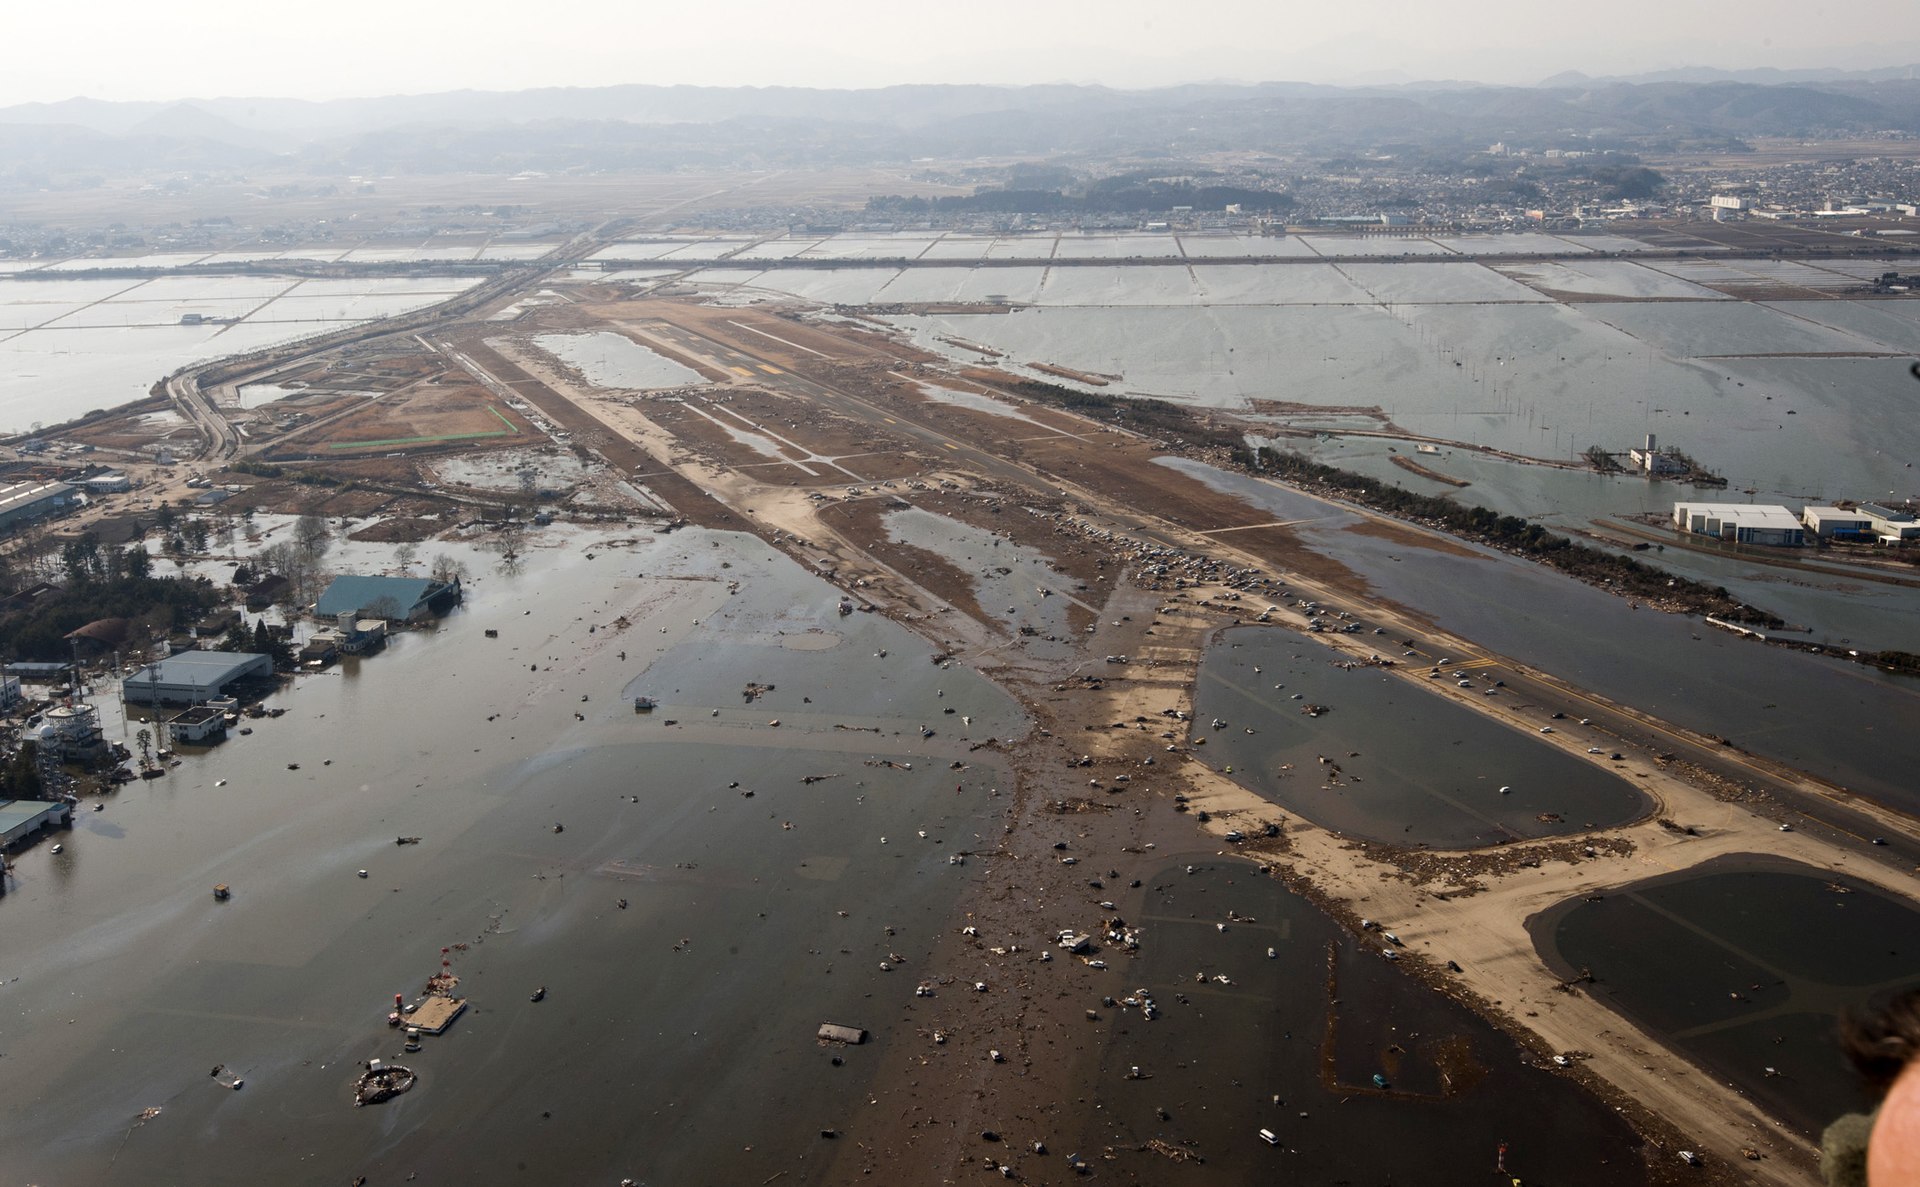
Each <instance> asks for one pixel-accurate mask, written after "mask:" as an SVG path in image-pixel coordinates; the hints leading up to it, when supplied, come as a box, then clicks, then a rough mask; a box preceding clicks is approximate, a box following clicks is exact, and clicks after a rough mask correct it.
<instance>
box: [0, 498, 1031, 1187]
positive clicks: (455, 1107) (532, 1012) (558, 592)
mask: <svg viewBox="0 0 1920 1187" xmlns="http://www.w3.org/2000/svg"><path fill="white" fill-rule="evenodd" d="M542 539H544V540H546V545H545V547H542V548H540V549H539V550H538V551H537V553H536V554H535V555H534V556H533V557H532V558H531V560H530V561H529V567H528V569H527V570H526V571H524V572H521V573H518V574H514V575H502V574H499V573H494V572H484V573H481V574H480V576H479V579H478V580H477V582H476V583H475V586H474V588H473V589H471V590H470V593H469V599H468V602H467V604H466V605H465V606H464V607H463V608H462V609H460V610H459V611H457V612H456V613H455V614H454V615H453V616H452V617H451V618H449V619H447V620H445V621H444V622H443V623H442V624H441V626H440V628H439V629H438V630H436V631H432V632H428V633H410V634H404V635H402V636H400V637H399V638H397V639H396V640H395V642H394V643H393V645H392V646H391V647H390V648H389V649H388V650H387V651H386V652H384V653H382V654H379V655H376V656H372V657H369V658H367V659H365V660H362V661H358V662H356V663H353V664H350V665H347V666H343V667H341V668H337V669H334V670H331V671H329V672H328V673H326V674H323V675H315V676H308V677H303V678H301V679H300V680H298V681H297V682H295V683H294V684H293V685H292V686H291V687H290V688H289V689H287V690H286V691H284V692H282V693H281V694H279V695H277V696H276V697H274V698H273V700H272V701H271V702H269V703H270V704H272V705H275V706H278V707H283V708H285V709H286V710H287V716H286V717H284V718H282V719H279V720H277V721H276V720H269V721H263V722H260V723H258V724H257V728H256V732H255V733H254V734H253V736H251V737H235V738H232V739H231V740H229V741H228V742H227V743H225V744H224V745H221V746H219V747H217V748H215V749H213V750H210V751H204V752H189V753H187V754H186V755H185V756H184V757H183V761H182V764H181V765H180V766H178V767H176V768H174V769H173V770H171V771H170V772H169V774H168V775H167V776H166V777H165V778H164V779H159V780H155V781H152V782H142V783H136V784H133V785H130V786H129V787H127V788H125V789H123V790H122V791H120V792H117V793H115V794H113V795H112V796H110V797H108V798H107V800H106V803H107V807H106V810H105V811H103V812H93V811H88V810H83V811H82V812H81V814H80V816H79V819H78V823H77V826H76V828H75V830H74V831H73V832H72V833H71V834H69V835H68V836H66V837H65V838H64V842H65V851H64V852H63V853H61V854H58V855H54V854H52V853H51V852H50V847H49V846H45V845H43V846H39V847H36V848H34V849H32V850H30V851H28V852H26V853H24V854H22V855H21V856H20V860H19V863H18V867H17V869H16V871H15V875H14V876H13V877H12V878H11V879H10V880H9V885H8V892H7V893H6V894H5V895H4V896H0V917H4V923H3V924H0V926H4V927H5V929H6V933H7V935H8V945H7V949H8V953H9V957H8V962H7V967H6V969H5V984H4V987H0V1001H4V1002H5V1004H6V1008H5V1010H4V1015H3V1017H4V1020H3V1021H0V1049H3V1050H5V1052H6V1057H7V1059H8V1060H9V1061H15V1060H17V1061H19V1063H20V1065H21V1066H22V1067H33V1068H34V1069H35V1076H34V1079H33V1083H32V1084H31V1085H30V1086H29V1085H25V1084H18V1085H16V1086H17V1087H18V1088H19V1089H20V1090H19V1091H17V1092H16V1093H15V1095H14V1097H13V1101H12V1104H11V1105H10V1107H9V1109H8V1113H7V1118H6V1120H5V1122H4V1123H0V1148H3V1149H5V1151H6V1153H7V1160H8V1164H9V1167H10V1173H12V1174H15V1175H18V1176H20V1177H22V1181H29V1180H31V1181H41V1182H61V1183H118V1182H127V1183H149V1182H155V1181H187V1180H192V1181H196V1182H207V1183H250V1182H251V1183H257V1182H262V1181H280V1182H288V1181H303V1182H316V1181H318V1182H347V1181H350V1180H351V1179H352V1178H353V1177H354V1176H356V1175H363V1174H364V1175H367V1176H369V1178H371V1179H372V1180H373V1181H376V1182H385V1181H399V1180H401V1179H404V1178H406V1177H407V1176H408V1175H409V1174H414V1173H417V1174H419V1175H420V1177H421V1178H422V1179H446V1178H469V1179H486V1178H491V1177H496V1176H497V1175H498V1174H499V1173H500V1169H501V1168H502V1167H514V1168H517V1169H519V1170H521V1171H523V1172H524V1173H526V1174H529V1175H532V1176H535V1177H538V1178H541V1179H543V1180H551V1181H556V1182H598V1181H618V1179H619V1178H620V1177H622V1176H631V1177H633V1178H635V1179H637V1180H639V1181H642V1182H650V1183H683V1182H760V1181H763V1180H765V1179H766V1178H767V1177H768V1176H769V1175H773V1174H776V1173H779V1172H781V1171H786V1172H787V1173H788V1174H789V1175H790V1176H792V1177H793V1178H794V1179H796V1180H799V1181H806V1180H807V1179H808V1178H809V1176H811V1175H813V1174H814V1173H815V1172H813V1171H810V1170H809V1169H808V1168H809V1167H810V1166H813V1165H816V1164H815V1162H814V1160H815V1159H816V1158H818V1157H819V1156H820V1155H821V1153H822V1151H823V1149H824V1147H823V1145H822V1143H821V1142H820V1139H819V1138H818V1136H817V1135H818V1131H819V1130H820V1129H821V1128H823V1127H832V1126H839V1125H844V1124H846V1123H847V1122H848V1120H849V1119H850V1118H851V1117H852V1116H854V1115H855V1114H856V1113H857V1112H858V1111H859V1109H860V1108H862V1107H863V1105H862V1101H863V1097H862V1090H863V1087H864V1085H865V1083H866V1077H867V1076H868V1074H869V1072H870V1069H872V1068H873V1067H874V1066H875V1065H876V1064H877V1063H878V1061H879V1059H880V1058H881V1057H883V1056H884V1055H885V1053H886V1050H887V1048H888V1046H889V1044H891V1043H892V1042H894V1041H895V1039H896V1036H895V1034H894V1032H893V1028H894V1025H895V1022H894V1020H895V1018H896V1015H897V1013H898V1010H897V1007H894V1006H891V1005H890V1004H889V1003H890V1001H891V1000H892V999H895V998H898V999H901V1000H905V999H907V998H909V997H910V995H911V993H912V988H913V979H914V974H913V973H912V972H911V971H901V972H894V973H888V972H886V971H884V969H883V965H884V964H885V963H887V962H896V963H897V962H900V961H904V962H905V967H906V969H907V970H911V969H912V968H913V967H914V964H915V962H917V961H919V960H921V959H923V958H924V957H925V955H926V954H927V952H928V951H929V950H930V948H931V945H932V943H933V941H934V938H935V937H936V935H937V934H938V933H939V932H940V931H941V929H942V928H943V927H944V925H945V922H946V920H947V918H948V913H949V912H950V910H951V908H952V903H953V901H954V899H955V897H956V896H957V895H958V894H959V893H960V892H961V890H962V888H963V887H964V886H965V885H967V880H968V879H969V877H970V876H972V874H973V869H972V868H970V867H967V866H962V865H956V864H952V863H950V861H949V857H950V856H951V855H953V854H956V853H959V852H962V851H964V850H966V849H969V848H974V847H978V846H980V845H981V844H982V843H983V842H982V841H981V836H982V835H983V834H984V833H986V832H987V826H986V821H987V820H988V818H990V817H991V816H992V815H993V814H994V813H995V812H996V811H997V810H998V808H999V806H1000V804H1001V800H1000V793H999V792H998V790H997V788H998V787H999V786H1000V785H1001V783H1002V776H1001V775H1000V774H999V773H997V772H996V771H995V770H994V769H993V768H991V767H989V766H982V765H979V764H978V762H977V758H976V757H975V756H969V755H968V752H967V749H966V742H965V737H964V736H965V735H967V734H969V733H970V734H971V736H973V737H975V738H982V737H985V736H987V735H988V733H997V734H998V735H1000V736H1002V737H1005V736H1010V735H1013V734H1018V733H1020V732H1021V731H1022V730H1023V729H1024V725H1023V723H1022V719H1021V717H1020V715H1019V713H1018V712H1017V710H1016V708H1015V707H1014V705H1013V704H1012V702H1011V701H1009V700H1008V699H1007V698H1006V697H1005V696H1004V695H1002V694H1000V693H999V692H998V691H996V690H994V689H993V688H992V687H991V686H989V685H986V684H985V683H984V682H982V681H980V680H979V679H978V678H977V677H974V676H972V675H971V674H970V673H967V672H964V671H942V670H941V669H940V668H937V667H935V666H934V665H932V664H930V663H928V662H927V657H928V651H927V649H926V646H925V645H924V644H922V643H920V642H919V641H918V640H917V639H916V638H914V637H913V636H911V635H909V634H908V633H907V632H905V631H904V630H903V629H901V628H899V627H897V626H895V625H894V624H893V623H891V622H889V621H887V620H885V619H883V618H880V617H878V616H872V615H859V616H855V617H853V618H850V619H842V618H840V617H838V616H837V615H835V614H834V613H833V610H832V607H833V601H834V594H833V591H832V589H831V587H828V586H825V585H824V584H822V583H819V582H818V581H816V580H814V579H813V578H810V577H808V576H806V575H804V574H802V573H800V572H799V571H798V570H797V569H796V568H794V567H793V566H792V565H791V564H790V563H788V562H786V561H784V560H783V559H781V558H779V557H778V556H777V555H776V554H774V553H772V552H771V550H769V549H767V548H766V547H765V546H764V545H762V544H760V543H759V542H758V541H755V540H751V539H748V538H744V537H738V536H729V535H716V534H710V533H704V532H699V531H686V532H681V533H676V534H674V535H672V536H670V537H663V538H660V539H658V540H649V539H647V538H645V537H641V538H640V539H639V540H638V541H637V542H634V541H633V540H632V538H631V537H630V538H629V543H628V544H626V545H624V546H623V545H622V544H620V543H619V542H618V541H615V540H611V539H607V538H604V537H596V536H593V535H591V534H589V535H587V536H583V537H580V538H577V539H575V538H570V537H562V536H558V535H556V536H551V537H542ZM474 562H475V563H476V564H480V563H482V562H480V560H479V558H478V557H477V556H476V557H475V558H474ZM736 581H737V582H738V585H737V586H735V585H734V584H733V583H734V582H736ZM623 621H624V626H623V625H622V624H623ZM488 631H497V632H498V636H499V637H498V638H487V637H485V636H486V632H488ZM881 651H885V652H886V653H887V655H888V658H885V659H882V658H878V656H877V653H879V652H881ZM748 682H758V683H761V684H766V685H772V686H773V687H772V688H771V689H770V690H769V691H766V692H765V693H764V694H762V695H761V696H760V697H759V698H758V699H757V700H753V699H748V698H746V697H744V696H743V693H742V689H743V688H744V687H745V686H746V685H747V684H748ZM636 689H646V690H650V691H652V692H653V693H655V694H656V695H658V696H659V697H660V699H661V701H662V702H663V704H662V707H661V708H660V709H659V710H656V711H654V712H653V713H650V714H639V713H636V712H635V711H634V709H633V707H632V704H631V702H630V701H629V700H628V699H627V697H628V696H629V695H631V694H633V692H634V690H636ZM936 693H944V698H942V697H939V696H937V695H936ZM943 705H958V706H961V707H963V708H964V710H965V712H966V715H967V716H969V717H971V718H972V722H973V724H972V726H971V727H970V729H968V728H966V727H962V726H960V725H958V724H957V721H956V719H955V718H946V717H943V716H942V715H941V714H940V712H939V709H940V707H941V706H943ZM776 720H777V722H778V724H777V725H776V724H774V723H775V722H776ZM923 720H925V721H930V722H936V723H939V724H941V725H942V727H943V728H942V729H941V730H940V731H939V733H938V734H937V735H936V736H934V737H931V738H923V737H922V735H921V722H922V721H923ZM947 722H956V724H953V725H952V726H950V727H948V726H947V725H946V723H947ZM963 756H964V757H965V758H966V762H967V764H968V765H967V769H965V770H964V771H961V772H955V771H952V770H949V769H948V766H949V761H950V760H952V759H954V758H958V757H963ZM956 787H957V788H958V789H959V790H958V792H957V793H956V790H955V789H956ZM995 831H996V832H997V829H996V830H995ZM412 835H417V836H419V837H420V838H421V840H420V842H419V843H418V844H415V845H401V846H396V844H395V838H396V837H399V836H412ZM360 870H365V871H366V875H365V876H364V877H360V876H356V871H360ZM215 882H226V883H229V884H231V886H232V887H233V899H232V901H231V902H226V903H219V902H216V901H214V899H213V897H212V896H211V894H210V888H211V887H212V885H213V884H214V883H215ZM443 959H445V960H447V961H449V962H450V966H449V967H450V968H451V971H452V972H454V973H455V974H457V975H458V976H459V977H460V979H461V981H460V985H459V987H458V992H459V993H460V994H462V995H463V996H466V997H467V998H468V1000H469V1003H470V1004H469V1008H468V1010H467V1012H466V1014H465V1016H463V1017H462V1018H460V1019H459V1020H458V1021H457V1022H456V1023H454V1025H453V1026H452V1028H451V1029H450V1030H449V1032H448V1033H447V1034H445V1035H444V1036H439V1037H431V1036H430V1037H428V1038H426V1039H425V1043H426V1049H425V1050H424V1051H422V1052H420V1053H418V1054H414V1055H403V1054H402V1053H401V1052H400V1041H401V1036H400V1034H399V1032H397V1031H393V1030H390V1029H388V1028H387V1027H386V1026H385V1025H384V1024H383V1021H384V1017H385V1012H386V1011H387V1010H388V1009H389V1008H390V1007H391V1005H392V997H393V995H394V994H396V993H401V994H405V995H407V996H408V997H412V996H413V995H415V994H417V993H418V992H419V990H420V987H421V985H422V983H423V982H424V980H425V978H426V977H427V975H428V974H430V973H433V972H435V971H437V970H438V969H440V968H441V967H442V966H441V962H442V960H443ZM541 988H544V989H545V991H546V992H545V994H544V1000H542V1001H539V1002H534V1001H531V1000H530V997H531V996H532V994H533V992H534V991H535V990H536V989H541ZM823 1021H834V1022H842V1023H847V1024H851V1025H855V1026H860V1027H863V1028H867V1029H869V1030H871V1031H872V1033H873V1042H872V1043H871V1044H869V1045H868V1046H865V1047H861V1048H855V1049H848V1050H846V1051H845V1055H846V1060H845V1066H838V1067H837V1066H834V1065H833V1063H832V1062H831V1058H830V1057H831V1056H832V1055H834V1054H835V1052H833V1051H829V1050H826V1049H823V1048H822V1047H821V1046H820V1045H819V1044H818V1043H817V1042H816V1040H815V1037H814V1035H815V1031H816V1030H817V1028H818V1027H819V1026H820V1024H821V1023H822V1022H823ZM395 1056H399V1058H400V1059H401V1061H402V1062H404V1063H406V1064H407V1065H409V1066H411V1067H413V1068H414V1069H415V1071H416V1072H417V1073H418V1074H419V1084H418V1086H417V1087H415V1088H414V1089H413V1090H412V1091H411V1092H409V1093H408V1094H406V1095H404V1096H401V1097H399V1098H398V1099H396V1100H393V1101H391V1102H388V1103H386V1104H383V1105H378V1106H371V1107H368V1108H365V1109H355V1108H354V1107H353V1104H352V1099H351V1085H352V1082H353V1080H354V1077H355V1075H356V1074H357V1072H358V1068H357V1067H356V1063H357V1061H360V1060H364V1059H367V1058H369V1057H381V1058H389V1059H391V1058H393V1057H395ZM216 1065H220V1066H221V1067H223V1068H224V1069H225V1070H224V1072H223V1074H222V1075H221V1076H220V1077H212V1078H210V1077H209V1075H208V1069H209V1068H212V1067H215V1066H216ZM235 1076H238V1077H241V1078H243V1079H244V1081H245V1084H244V1089H243V1090H241V1091H234V1090H232V1089H230V1088H227V1087H225V1083H226V1082H227V1080H228V1079H229V1078H230V1077H235ZM147 1109H156V1110H158V1112H157V1113H155V1114H153V1115H150V1116H149V1117H147V1118H146V1119H144V1120H143V1119H142V1117H141V1114H142V1111H143V1110H147ZM692 1133H700V1134H718V1133H726V1134H728V1135H729V1140H728V1141H724V1142H720V1141H708V1140H700V1141H691V1140H688V1135H689V1134H692Z"/></svg>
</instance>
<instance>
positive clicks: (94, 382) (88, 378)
mask: <svg viewBox="0 0 1920 1187" xmlns="http://www.w3.org/2000/svg"><path fill="white" fill-rule="evenodd" d="M146 262H147V261H145V260H143V261H141V263H143V264H145V263H146ZM93 263H95V264H97V263H98V261H94V262H93ZM475 283H478V282H477V280H476V279H474V278H464V277H457V278H450V277H410V278H386V279H382V278H361V279H357V280H306V281H302V280H300V279H298V278H297V277H285V278H282V277H260V276H192V277H156V278H154V279H151V280H137V279H116V280H104V279H96V278H90V277H75V278H73V279H64V280H63V279H57V278H55V277H54V276H49V275H44V274H41V273H34V274H30V275H27V276H17V277H0V426H4V427H7V428H8V431H10V432H25V431H26V430H27V428H28V426H29V425H31V424H34V423H35V422H44V423H47V424H59V423H62V422H64V421H68V420H72V419H73V418H75V417H78V416H81V415H83V414H85V413H87V412H89V411H92V410H94V409H105V408H115V407H118V406H120V405H122V404H129V403H133V402H135V401H138V400H143V399H145V398H146V397H147V393H148V390H149V389H150V388H151V387H152V386H153V384H154V383H155V382H156V381H158V380H160V379H161V378H163V377H165V376H166V375H167V374H168V373H170V372H172V371H174V370H176V369H178V368H180V367H182V366H186V365H188V364H190V363H196V362H203V361H205V360H208V359H213V358H219V357H221V356H223V355H231V354H242V353H245V352H247V351H249V350H256V349H259V348H262V347H266V346H271V345H275V344H278V343H282V342H289V341H293V340H295V339H299V338H303V337H309V336H311V335H314V334H319V333H323V332H325V331H327V330H332V329H337V328H339V327H340V326H342V325H343V324H350V323H354V322H363V321H369V320H372V319H374V318H380V317H392V316H394V315H396V314H400V313H405V312H408V311H410V310H413V309H418V308H420V307H422V306H424V305H430V304H433V303H434V302H436V301H441V300H445V299H446V298H447V297H449V296H451V295H453V294H454V293H458V292H461V291H463V290H465V289H466V288H468V287H470V286H471V285H473V284H475ZM190 313H197V314H200V315H201V316H203V317H219V318H236V319H239V320H238V321H237V323H236V324H233V325H208V324H202V325H181V324H180V318H181V316H182V315H183V314H190Z"/></svg>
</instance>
